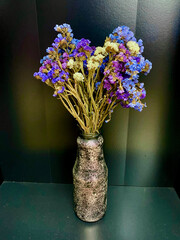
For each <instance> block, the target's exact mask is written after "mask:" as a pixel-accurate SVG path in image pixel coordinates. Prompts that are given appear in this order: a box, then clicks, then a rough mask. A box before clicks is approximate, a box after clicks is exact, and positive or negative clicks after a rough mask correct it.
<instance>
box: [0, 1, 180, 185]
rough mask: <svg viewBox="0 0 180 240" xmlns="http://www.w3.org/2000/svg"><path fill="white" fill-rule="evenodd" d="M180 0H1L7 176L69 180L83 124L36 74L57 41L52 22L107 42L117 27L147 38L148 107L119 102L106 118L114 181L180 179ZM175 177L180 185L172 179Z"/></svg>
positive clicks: (2, 140) (1, 108)
mask: <svg viewBox="0 0 180 240" xmlns="http://www.w3.org/2000/svg"><path fill="white" fill-rule="evenodd" d="M179 9H180V6H179V1H176V0H172V1H165V0H162V1H160V0H159V1H154V0H153V1H151V0H146V1H143V0H139V1H138V0H127V1H123V0H116V1H106V0H100V1H95V0H91V1H90V0H87V1H83V0H78V1H72V0H69V1H65V0H62V1H59V0H53V1H52V0H51V1H50V0H37V1H35V0H32V1H30V0H24V1H23V0H17V1H12V0H6V1H5V0H1V1H0V28H1V46H3V47H2V49H1V54H2V59H3V62H2V74H1V80H0V81H1V88H0V89H1V91H2V93H1V95H0V98H1V101H0V113H1V124H0V128H1V131H0V144H1V150H0V151H1V152H0V154H1V155H0V156H1V157H0V163H1V165H0V166H1V171H2V176H3V178H4V180H14V181H34V182H60V183H71V182H72V167H73V164H74V161H75V157H76V138H77V136H78V129H77V126H76V122H75V120H74V119H73V118H72V117H71V116H70V114H69V113H68V112H67V111H66V110H65V109H64V107H63V105H62V104H61V102H60V101H59V100H57V99H55V98H53V97H52V94H53V92H52V90H51V89H50V88H48V87H47V86H46V85H45V84H42V83H41V82H40V81H37V80H36V79H34V78H33V77H32V75H33V73H34V72H35V71H37V70H38V68H39V66H40V64H39V60H40V58H41V57H43V56H44V55H45V54H46V52H45V50H46V48H47V47H48V46H50V45H51V43H52V42H53V40H54V38H55V36H56V32H55V31H54V29H53V28H54V26H55V25H56V24H62V23H64V22H67V23H69V24H70V25H71V26H72V29H73V32H74V35H75V37H76V38H82V37H84V38H88V39H90V40H91V42H92V45H103V42H104V39H105V37H106V36H107V35H108V34H109V33H110V32H112V30H113V29H114V28H115V27H117V26H119V25H127V26H129V27H130V28H131V30H133V31H134V32H135V34H136V37H137V38H142V39H143V40H144V46H145V51H144V56H145V57H146V58H148V59H149V60H150V61H152V63H153V69H152V71H151V73H150V74H149V75H148V76H147V77H143V76H142V77H141V81H142V82H143V81H144V82H145V87H146V89H147V98H146V99H145V100H146V103H147V105H148V108H146V109H144V111H143V112H141V113H139V112H136V111H135V110H133V109H131V110H127V109H123V108H121V107H119V108H117V109H116V111H115V112H114V113H113V115H112V120H111V122H110V123H108V124H104V127H103V129H102V134H103V136H104V153H105V159H106V162H107V165H108V168H109V184H111V185H136V186H172V185H173V184H176V182H177V179H178V169H179V166H178V158H179V150H178V149H179V148H178V135H177V128H178V115H177V109H178V103H177V102H178V101H177V100H178V90H177V88H176V86H177V79H178V70H177V69H178V67H177V62H178V49H179V47H178V46H179V45H178V42H179V36H180V35H179V26H180V25H179ZM174 181H175V183H174Z"/></svg>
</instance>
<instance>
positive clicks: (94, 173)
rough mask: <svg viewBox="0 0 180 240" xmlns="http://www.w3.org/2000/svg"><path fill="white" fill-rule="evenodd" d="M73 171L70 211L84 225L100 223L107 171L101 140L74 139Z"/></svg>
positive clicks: (104, 199) (102, 214) (105, 193)
mask: <svg viewBox="0 0 180 240" xmlns="http://www.w3.org/2000/svg"><path fill="white" fill-rule="evenodd" d="M77 146H78V149H77V157H76V161H75V164H74V167H73V184H74V193H73V194H74V211H75V213H76V215H77V216H78V217H79V218H80V219H81V220H83V221H85V222H96V221H98V220H100V219H101V218H102V217H103V216H104V214H105V212H106V206H107V186H108V169H107V166H106V163H105V160H104V154H103V137H102V136H101V135H100V136H97V137H95V138H91V139H89V138H85V137H82V136H81V137H78V138H77Z"/></svg>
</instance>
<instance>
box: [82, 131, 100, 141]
mask: <svg viewBox="0 0 180 240" xmlns="http://www.w3.org/2000/svg"><path fill="white" fill-rule="evenodd" d="M99 136H100V133H83V132H81V133H80V137H82V138H84V139H95V138H98V137H99Z"/></svg>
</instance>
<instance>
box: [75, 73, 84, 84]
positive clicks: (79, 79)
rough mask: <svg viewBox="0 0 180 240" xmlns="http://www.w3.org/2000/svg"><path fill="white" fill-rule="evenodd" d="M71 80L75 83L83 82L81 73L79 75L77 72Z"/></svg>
mask: <svg viewBox="0 0 180 240" xmlns="http://www.w3.org/2000/svg"><path fill="white" fill-rule="evenodd" d="M73 78H74V80H75V81H77V82H83V80H84V76H83V75H82V73H79V72H76V73H74V74H73Z"/></svg>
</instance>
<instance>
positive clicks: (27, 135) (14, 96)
mask: <svg viewBox="0 0 180 240" xmlns="http://www.w3.org/2000/svg"><path fill="white" fill-rule="evenodd" d="M0 9H1V11H0V19H1V20H0V23H1V25H0V26H1V31H0V32H1V59H2V65H1V67H2V70H1V71H2V75H1V91H2V93H1V95H0V97H1V101H0V107H1V111H0V113H1V124H0V128H1V131H0V134H1V138H0V144H1V154H0V161H1V168H2V174H3V178H4V180H14V181H40V182H41V181H42V182H43V181H50V180H51V178H50V162H49V154H48V144H47V133H46V126H45V108H44V96H43V89H42V87H41V86H40V84H39V82H37V81H36V80H35V79H34V78H33V76H32V75H33V72H34V71H35V70H36V69H37V66H38V65H39V57H40V56H39V46H38V29H37V18H36V5H35V1H31V0H26V1H20V0H18V1H12V0H2V1H0Z"/></svg>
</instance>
